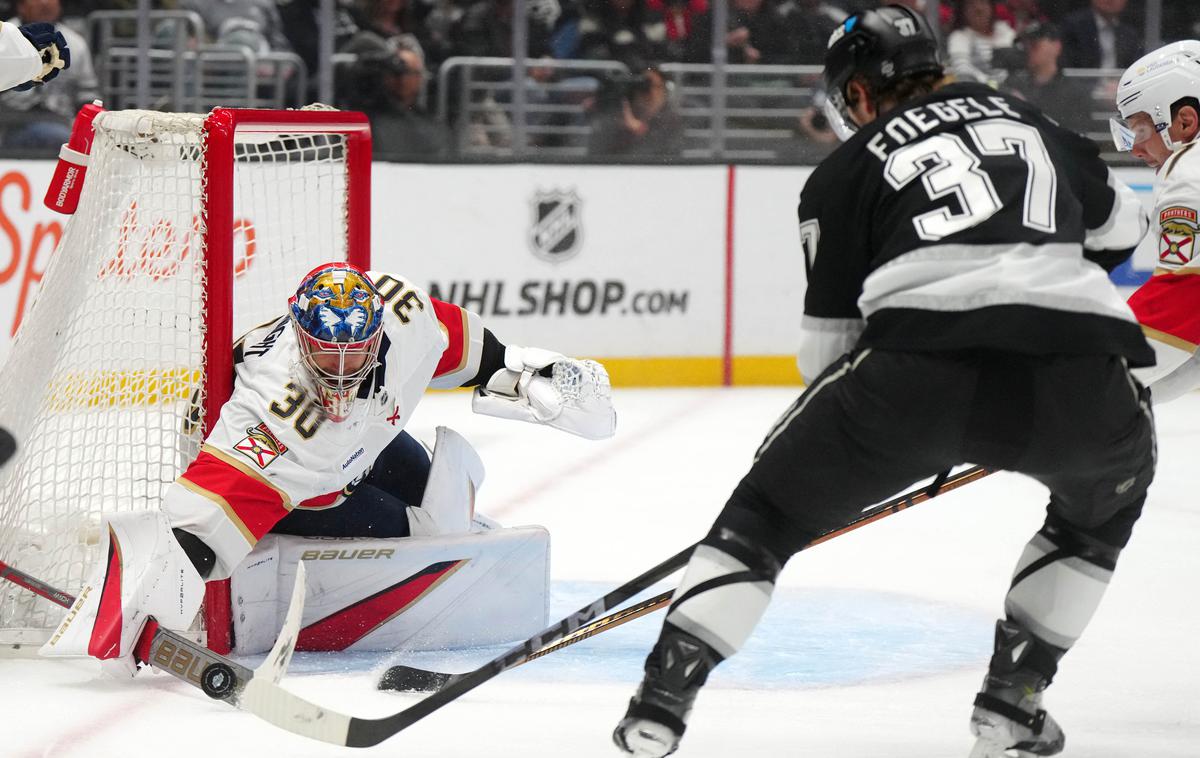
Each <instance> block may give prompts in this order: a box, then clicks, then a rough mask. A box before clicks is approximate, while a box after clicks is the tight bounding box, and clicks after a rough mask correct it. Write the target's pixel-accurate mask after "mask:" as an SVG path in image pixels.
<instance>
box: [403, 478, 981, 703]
mask: <svg viewBox="0 0 1200 758" xmlns="http://www.w3.org/2000/svg"><path fill="white" fill-rule="evenodd" d="M990 473H992V472H991V471H990V470H989V469H985V468H984V467H983V466H973V467H971V468H967V469H963V470H962V471H960V472H958V473H957V474H951V473H950V472H949V471H945V472H942V473H941V474H939V475H938V476H937V477H935V478H934V480H933V482H932V483H930V484H929V485H928V486H926V487H923V488H920V489H916V490H912V491H910V492H906V493H905V494H903V495H899V496H897V497H895V498H892V499H891V500H887V501H884V502H882V503H878V504H876V505H873V506H870V507H868V508H864V509H863V513H862V515H861V516H859V517H858V518H857V519H855V520H854V521H852V522H850V523H849V524H847V525H846V526H843V527H841V528H840V529H835V530H833V531H831V532H828V533H826V534H823V535H821V536H820V537H818V538H817V539H815V540H813V541H812V542H810V543H808V544H807V545H805V546H804V549H805V550H807V549H808V548H810V547H813V546H814V545H819V544H821V543H822V542H825V541H827V540H831V539H833V538H834V537H838V536H841V535H843V534H846V533H847V532H852V531H854V530H855V529H858V528H860V527H862V526H865V525H867V524H870V523H872V522H874V521H877V520H879V519H881V518H884V517H885V516H890V515H891V514H893V513H897V512H899V511H902V510H904V509H905V508H909V507H911V506H914V505H917V504H918V503H923V502H925V501H926V500H929V499H930V498H933V497H937V496H938V495H941V494H943V493H946V492H949V491H950V490H953V489H957V488H959V487H961V486H963V485H964V484H969V483H971V482H974V481H977V480H979V479H982V478H983V477H985V476H987V475H988V474H990ZM673 593H674V591H673V590H671V591H668V592H664V593H662V594H660V595H655V596H654V597H652V598H650V599H648V600H643V601H642V602H640V603H637V604H636V605H632V606H630V607H628V608H622V609H621V610H618V611H614V612H613V613H610V614H608V615H607V616H604V617H602V618H598V619H596V620H595V621H593V622H591V623H590V624H588V625H586V626H584V627H581V628H579V629H577V630H576V631H575V632H573V633H571V634H569V635H567V636H566V637H564V638H563V639H561V640H559V641H558V642H555V643H553V644H550V645H547V646H546V647H543V648H541V649H540V650H538V651H536V652H534V653H533V654H531V655H529V656H528V657H526V658H525V659H524V660H522V661H520V662H519V663H517V664H514V665H516V666H519V665H521V664H522V663H528V662H529V661H532V660H534V659H536V658H541V657H542V656H544V655H549V654H550V653H553V652H554V651H556V650H561V649H562V648H564V647H568V646H570V645H574V644H575V643H576V642H582V641H583V640H586V639H588V638H590V637H594V636H596V635H597V634H600V633H601V632H604V631H608V630H609V629H615V628H616V627H618V626H621V625H622V624H626V623H628V622H630V621H633V620H634V619H637V618H641V617H642V616H645V615H647V614H649V613H654V612H655V611H657V610H659V609H660V608H665V607H666V606H668V605H670V603H671V596H672V594H673ZM464 676H466V674H449V673H446V672H443V671H431V670H429V669H422V668H416V667H414V666H404V665H397V666H392V667H390V668H389V669H388V670H387V671H385V672H384V673H383V675H382V676H381V677H380V679H379V689H381V690H397V691H400V692H436V691H437V690H440V689H442V688H443V687H445V686H447V685H448V684H450V683H452V682H455V681H457V680H459V679H461V678H462V677H464Z"/></svg>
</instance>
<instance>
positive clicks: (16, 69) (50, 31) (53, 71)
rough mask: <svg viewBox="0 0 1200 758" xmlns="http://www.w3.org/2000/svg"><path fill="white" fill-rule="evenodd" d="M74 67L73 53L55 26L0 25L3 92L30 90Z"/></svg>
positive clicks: (0, 67) (1, 85) (0, 77)
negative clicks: (60, 72)
mask: <svg viewBox="0 0 1200 758" xmlns="http://www.w3.org/2000/svg"><path fill="white" fill-rule="evenodd" d="M70 65H71V53H70V50H69V49H68V48H67V41H66V40H65V39H64V38H63V36H62V32H59V31H56V30H55V28H54V24H42V23H38V24H25V25H24V26H16V25H15V24H8V23H3V22H0V92H2V91H4V90H7V89H13V88H16V89H22V90H24V89H30V88H32V87H35V86H37V85H39V84H42V83H43V82H48V81H50V80H51V79H53V78H54V77H56V76H58V72H59V71H62V70H63V69H65V68H68V67H69V66H70Z"/></svg>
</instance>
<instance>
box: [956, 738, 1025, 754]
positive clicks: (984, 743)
mask: <svg viewBox="0 0 1200 758" xmlns="http://www.w3.org/2000/svg"><path fill="white" fill-rule="evenodd" d="M968 758H1042V756H1039V755H1037V754H1035V753H1030V752H1028V751H1025V750H1017V749H1016V748H1007V747H1004V746H1002V745H998V744H996V743H995V742H989V741H988V740H984V739H979V740H977V741H976V742H975V747H974V749H973V750H971V755H970V756H968Z"/></svg>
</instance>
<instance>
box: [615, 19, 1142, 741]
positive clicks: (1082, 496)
mask: <svg viewBox="0 0 1200 758" xmlns="http://www.w3.org/2000/svg"><path fill="white" fill-rule="evenodd" d="M942 76H943V70H942V66H941V65H940V63H939V61H938V58H937V52H936V45H935V42H934V38H933V35H932V33H931V32H930V30H929V28H928V26H927V24H926V22H925V19H924V18H923V17H922V16H920V15H918V14H916V13H914V12H912V11H910V10H908V9H906V8H902V7H899V6H886V7H883V8H879V9H876V10H867V11H863V12H861V13H859V14H856V15H854V16H851V17H850V18H848V19H847V20H846V21H845V22H844V23H843V24H842V25H841V26H839V27H838V28H837V30H835V32H834V34H833V36H832V37H831V39H830V43H829V47H828V50H827V52H826V57H825V80H826V85H827V90H828V92H827V94H828V98H829V102H830V105H831V111H832V112H831V120H832V121H834V122H835V124H836V125H837V126H838V127H839V128H842V129H844V131H846V132H847V133H848V139H847V141H846V142H845V144H843V145H842V146H841V147H840V148H839V149H838V150H836V151H835V152H834V153H833V154H832V155H830V156H829V157H828V158H827V159H826V160H825V161H824V162H823V163H822V164H821V165H820V166H819V167H817V169H816V170H815V171H814V172H813V174H812V176H811V177H810V178H809V180H808V182H807V184H806V185H805V187H804V190H803V192H802V194H801V197H800V209H799V220H800V237H801V241H802V248H803V255H804V265H805V267H806V270H807V272H808V289H807V293H806V295H805V306H804V317H803V320H802V322H801V325H800V326H801V337H802V347H801V350H800V356H799V363H800V368H801V373H802V374H803V375H804V376H805V378H806V379H807V381H808V388H807V389H806V391H805V392H804V393H803V394H802V395H801V396H800V398H799V399H798V400H796V402H795V403H794V404H793V405H792V406H791V407H790V408H789V409H788V410H787V412H786V413H785V414H784V415H783V416H782V417H781V418H780V419H779V421H778V422H777V423H776V425H775V426H774V428H772V429H771V430H770V431H769V433H768V434H767V436H766V438H765V440H764V441H763V443H762V445H761V446H760V447H759V449H758V451H757V453H756V455H755V458H754V463H753V465H752V466H751V468H750V470H749V472H748V473H747V474H746V476H745V477H744V478H743V479H742V481H741V482H740V483H739V484H738V486H737V487H736V489H735V490H734V492H733V494H732V495H731V496H730V498H729V500H728V501H727V503H726V505H725V508H724V510H723V511H722V513H721V515H720V516H719V517H718V518H717V520H716V523H714V524H713V527H712V529H711V531H710V532H709V533H708V535H707V536H706V537H705V538H704V540H703V541H702V542H701V544H700V546H699V547H698V548H697V549H696V551H695V553H694V554H693V556H692V559H691V561H690V563H689V564H688V568H687V571H686V573H685V575H684V578H683V580H682V582H681V584H680V587H679V589H678V590H677V591H676V592H675V595H674V600H673V603H672V605H671V609H670V611H669V613H668V615H667V618H666V621H665V622H664V624H663V629H662V633H661V635H660V636H659V639H658V641H657V643H656V644H655V646H654V648H653V650H652V651H651V653H650V655H649V657H648V658H647V660H646V667H645V678H644V681H643V682H642V685H641V686H640V688H639V689H638V690H637V693H636V694H635V695H634V697H633V699H632V700H631V702H630V704H629V709H628V712H627V714H626V716H625V718H624V719H623V720H622V721H621V722H620V724H619V725H618V726H617V729H616V731H615V733H614V740H615V742H616V744H617V746H618V747H619V748H621V749H622V750H623V751H624V752H626V753H628V754H630V755H635V756H641V757H642V758H649V757H654V758H657V757H658V756H662V755H665V754H667V753H670V752H673V751H674V750H675V748H676V747H677V746H678V743H679V739H680V737H681V736H682V734H683V732H684V728H685V725H686V722H687V718H688V715H689V712H690V711H691V709H692V704H693V702H694V701H695V698H696V695H697V693H698V692H699V690H700V688H701V686H702V685H703V684H704V682H705V680H706V678H707V677H708V675H709V672H710V671H711V670H712V668H713V667H714V666H716V665H717V664H718V663H719V662H720V661H722V660H724V659H725V658H728V657H729V656H730V655H733V654H734V653H735V652H737V650H738V649H739V648H740V647H741V646H742V644H743V643H744V642H745V641H746V639H747V638H748V637H749V636H750V633H751V631H752V630H753V629H754V627H755V625H756V624H757V623H758V620H759V618H760V617H761V616H762V613H763V611H764V610H765V609H766V607H767V604H768V602H769V599H770V595H771V591H772V589H773V587H774V583H775V580H776V577H777V576H778V574H779V572H780V569H781V567H782V566H783V564H784V563H785V562H786V561H787V560H788V558H789V557H791V555H793V554H794V553H795V552H796V551H797V550H798V549H799V548H800V547H801V546H803V545H804V544H806V543H808V542H809V541H811V540H812V539H814V538H815V537H817V536H819V535H821V534H823V533H825V532H828V531H830V530H832V529H835V528H837V527H840V526H842V525H844V524H846V523H848V522H850V521H851V520H853V519H854V518H855V517H856V516H858V515H859V513H860V509H861V508H863V507H864V506H867V505H870V504H871V503H874V502H878V501H880V500H882V499H883V498H885V497H886V496H888V495H890V494H892V493H894V492H897V491H900V490H901V489H903V488H905V487H907V486H908V485H910V484H911V483H912V482H915V481H918V480H920V479H922V478H926V477H930V476H933V475H935V474H937V473H938V472H941V471H944V470H946V469H948V468H950V467H951V466H953V465H955V464H958V463H961V462H965V461H972V462H975V463H979V464H983V465H986V466H988V467H990V468H994V469H1008V470H1011V471H1016V472H1020V473H1023V474H1026V475H1028V476H1030V477H1032V478H1034V479H1036V480H1037V481H1039V482H1041V483H1042V484H1044V485H1045V486H1046V487H1047V488H1048V489H1049V490H1050V502H1049V505H1048V507H1047V514H1046V520H1045V524H1044V526H1043V527H1042V528H1041V530H1040V531H1038V532H1037V534H1035V535H1034V536H1033V539H1032V540H1031V541H1030V542H1029V544H1028V545H1027V547H1026V548H1025V550H1024V553H1023V554H1022V555H1021V557H1020V559H1019V561H1018V563H1017V566H1016V570H1015V571H1014V574H1013V577H1012V582H1011V585H1010V588H1009V590H1008V594H1007V596H1006V598H1005V618H1003V619H1001V620H999V621H998V622H997V624H996V633H995V643H994V644H995V649H994V655H993V657H992V659H991V662H990V664H989V667H988V672H987V675H986V677H985V679H984V682H983V687H982V690H981V691H980V692H979V694H978V695H977V696H976V698H975V701H974V711H973V712H972V714H971V719H970V727H971V730H972V732H973V733H974V734H975V736H976V737H977V741H976V746H975V748H974V752H973V753H972V756H973V758H993V757H995V756H1001V755H1012V754H1014V752H1015V753H1016V754H1017V755H1021V756H1035V755H1053V754H1055V753H1058V752H1059V751H1061V750H1062V748H1063V744H1064V736H1063V731H1062V729H1060V728H1059V726H1058V724H1057V723H1056V722H1055V721H1054V719H1053V718H1051V717H1050V716H1049V715H1047V713H1046V711H1045V710H1044V709H1043V707H1042V696H1043V692H1044V690H1045V689H1046V687H1047V685H1049V684H1050V682H1051V681H1052V680H1053V678H1054V675H1055V673H1056V670H1057V666H1058V662H1059V659H1060V658H1061V657H1062V656H1063V655H1064V654H1065V653H1066V652H1067V651H1068V650H1069V649H1070V648H1071V646H1072V645H1073V644H1074V643H1075V641H1076V640H1077V639H1078V638H1079V636H1080V634H1081V633H1082V632H1083V629H1084V627H1085V626H1086V625H1087V623H1088V621H1089V619H1090V618H1091V616H1092V614H1093V612H1094V611H1095V610H1096V607H1097V606H1098V604H1099V602H1100V599H1101V597H1102V595H1103V594H1104V590H1105V588H1106V586H1107V584H1108V581H1109V578H1110V577H1111V575H1112V572H1113V569H1114V568H1115V566H1116V561H1117V557H1118V555H1119V554H1120V552H1121V549H1122V548H1123V547H1124V546H1125V544H1126V543H1127V542H1128V540H1129V537H1130V533H1131V531H1132V528H1133V524H1134V522H1135V521H1136V520H1137V518H1138V516H1139V515H1140V513H1141V508H1142V504H1143V502H1144V500H1145V495H1146V489H1147V487H1148V485H1149V484H1150V482H1151V480H1152V478H1153V476H1154V429H1153V422H1152V418H1151V412H1150V407H1149V402H1148V396H1147V393H1146V392H1145V390H1144V389H1143V388H1142V387H1141V386H1140V385H1139V384H1138V383H1137V382H1136V381H1135V380H1134V378H1133V377H1132V376H1131V375H1130V372H1129V368H1130V367H1131V366H1144V365H1148V364H1152V363H1153V361H1154V354H1153V352H1152V351H1151V349H1150V347H1149V346H1148V345H1147V343H1146V341H1145V339H1144V338H1143V337H1142V333H1141V330H1140V329H1139V328H1138V325H1137V323H1136V322H1135V320H1134V317H1133V314H1132V313H1131V312H1130V310H1129V308H1128V307H1127V306H1126V305H1125V303H1124V301H1123V300H1122V298H1121V296H1120V295H1119V293H1118V292H1117V291H1116V289H1115V288H1114V287H1113V286H1112V284H1111V283H1110V282H1109V280H1108V277H1107V275H1106V273H1105V269H1107V268H1111V267H1113V266H1115V265H1116V264H1117V263H1119V262H1120V261H1122V260H1124V259H1126V258H1127V257H1128V256H1129V255H1130V254H1131V253H1132V251H1133V248H1134V246H1135V245H1136V244H1137V242H1138V240H1139V239H1140V238H1141V237H1142V234H1143V233H1144V232H1145V230H1146V226H1147V222H1146V218H1145V214H1144V212H1143V210H1142V208H1141V206H1140V204H1139V203H1138V201H1137V199H1136V198H1135V197H1134V195H1133V193H1132V191H1131V190H1130V189H1129V188H1128V187H1126V186H1125V185H1123V184H1122V183H1121V182H1120V181H1118V180H1117V179H1116V178H1114V177H1113V176H1112V174H1111V173H1110V172H1109V171H1108V169H1107V168H1106V167H1105V165H1104V163H1103V162H1102V161H1101V160H1100V158H1099V155H1098V150H1097V149H1096V147H1095V146H1094V145H1092V144H1091V143H1090V142H1088V141H1087V140H1085V139H1083V138H1082V137H1079V136H1077V135H1075V134H1074V133H1071V132H1068V131H1067V130H1064V129H1061V128H1059V127H1058V126H1057V125H1056V124H1054V123H1053V122H1052V121H1050V120H1048V119H1047V118H1045V117H1044V116H1043V115H1042V114H1041V113H1039V112H1038V111H1037V110H1036V109H1034V108H1033V107H1031V106H1029V105H1028V104H1026V103H1024V102H1022V101H1020V100H1017V99H1014V98H1010V97H1007V96H1005V95H1001V94H999V93H997V92H995V91H994V90H991V89H989V88H987V87H986V86H983V85H979V84H965V83H964V84H946V83H945V82H944V80H943V78H942ZM797 265H799V264H797ZM714 715H715V714H714ZM1010 751H1011V752H1010Z"/></svg>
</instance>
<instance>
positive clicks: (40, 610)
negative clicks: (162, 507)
mask: <svg viewBox="0 0 1200 758" xmlns="http://www.w3.org/2000/svg"><path fill="white" fill-rule="evenodd" d="M369 184H370V133H369V131H368V129H367V127H366V120H365V118H363V117H362V115H361V114H357V113H346V112H339V111H332V110H328V109H320V110H300V111H259V110H232V109H216V110H214V111H213V112H212V113H210V114H171V113H158V112H149V111H114V112H108V113H102V114H100V115H99V116H98V117H97V118H96V120H95V140H94V143H93V147H92V152H91V161H90V165H89V168H88V172H87V177H86V181H85V185H84V189H83V193H82V195H81V197H80V205H79V208H78V210H77V211H76V213H75V215H74V216H72V217H71V218H70V220H69V221H68V223H67V225H66V229H65V231H64V234H63V238H62V241H61V243H60V245H59V247H58V249H57V250H56V252H55V254H54V256H53V258H52V259H51V261H50V263H49V265H48V266H47V270H46V272H45V275H44V277H43V280H42V283H41V287H40V290H39V292H38V295H37V297H36V299H35V301H34V303H33V305H32V307H31V309H30V310H29V312H28V313H27V314H26V315H25V317H24V319H23V321H22V324H21V328H20V331H19V333H18V334H17V336H16V339H15V341H14V343H13V345H12V349H11V352H10V355H9V358H8V360H7V362H6V363H5V365H4V366H3V368H2V369H0V387H2V388H3V390H2V392H0V426H4V427H6V428H7V429H9V431H11V432H12V434H13V436H14V437H15V438H16V439H17V441H18V445H19V450H18V453H17V456H16V457H14V459H13V460H12V461H11V462H10V463H9V464H8V465H7V466H6V467H5V468H4V470H3V472H0V560H3V561H5V562H7V563H9V564H11V565H13V566H15V567H17V568H19V569H21V570H22V571H25V572H27V573H29V574H31V575H33V576H35V577H37V578H39V579H41V580H43V581H45V582H47V583H49V584H51V585H53V586H55V587H57V588H59V589H62V590H65V591H67V592H70V593H72V594H74V593H77V592H78V591H79V588H80V587H81V586H82V584H83V583H84V581H85V580H86V578H87V577H88V575H89V572H90V570H91V568H92V566H93V564H94V562H95V561H96V560H97V559H98V557H99V556H98V554H97V553H98V543H99V537H100V523H101V518H102V517H103V516H104V515H106V514H110V513H115V512H118V511H129V510H141V509H149V508H157V507H158V506H159V503H160V502H161V499H162V495H163V493H164V491H165V490H166V488H167V486H168V485H170V484H171V483H172V482H173V481H174V480H175V478H176V477H177V476H178V475H179V473H180V472H181V471H182V470H183V469H184V468H185V467H186V466H187V464H188V463H189V462H190V461H191V460H192V459H193V458H194V457H195V456H196V454H197V453H198V451H199V447H200V443H201V441H202V440H203V437H204V435H205V433H206V432H207V430H208V428H209V426H210V425H211V424H212V423H213V422H214V421H215V419H216V416H217V414H218V413H219V410H220V407H221V404H222V403H223V402H224V401H225V399H227V398H228V396H229V392H230V390H231V385H232V377H233V368H232V343H233V340H234V338H235V335H238V334H241V333H243V332H245V331H246V330H248V329H249V328H251V327H253V326H255V325H257V324H260V323H263V322H266V321H268V320H270V319H273V318H275V317H277V316H279V315H282V314H283V313H284V310H285V308H286V301H287V297H288V295H289V294H290V293H291V292H292V291H293V289H294V287H295V286H296V285H297V284H298V282H299V280H300V277H301V276H303V274H304V273H305V272H307V271H308V270H310V269H311V268H313V267H314V266H316V265H317V264H319V263H321V262H322V261H326V260H338V259H343V260H344V259H349V260H352V261H353V262H355V263H357V264H359V265H362V266H364V267H365V266H367V265H368V264H369V249H370V242H369V225H370V215H369V202H370V201H369V194H370V190H369ZM208 605H210V606H211V605H212V603H209V604H208ZM62 613H63V611H62V609H61V608H59V607H58V606H55V605H53V604H52V603H49V602H47V601H45V600H43V599H41V598H39V597H36V596H34V595H33V594H32V593H29V592H27V591H24V590H22V589H20V588H18V587H16V585H12V584H9V583H7V582H0V645H3V646H6V647H9V648H12V647H15V646H27V645H40V644H41V643H42V642H44V641H45V639H46V638H48V636H49V633H50V632H51V631H52V630H53V628H54V627H55V626H56V625H57V624H58V621H59V619H60V618H61V616H62ZM220 624H221V625H222V626H226V625H227V623H226V622H225V621H223V620H222V621H221V622H220Z"/></svg>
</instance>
